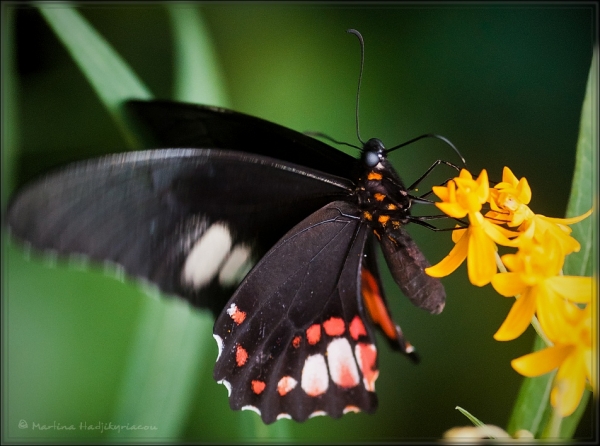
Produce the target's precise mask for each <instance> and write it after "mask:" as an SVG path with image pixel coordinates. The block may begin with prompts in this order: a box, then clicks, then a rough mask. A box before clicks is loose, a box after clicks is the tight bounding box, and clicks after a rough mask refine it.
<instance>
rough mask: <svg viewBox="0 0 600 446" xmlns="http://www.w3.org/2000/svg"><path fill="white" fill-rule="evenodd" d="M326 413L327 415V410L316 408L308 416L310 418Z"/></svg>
mask: <svg viewBox="0 0 600 446" xmlns="http://www.w3.org/2000/svg"><path fill="white" fill-rule="evenodd" d="M325 415H327V412H325V411H324V410H315V411H314V412H313V413H311V414H310V415H309V416H308V418H314V417H323V416H325Z"/></svg>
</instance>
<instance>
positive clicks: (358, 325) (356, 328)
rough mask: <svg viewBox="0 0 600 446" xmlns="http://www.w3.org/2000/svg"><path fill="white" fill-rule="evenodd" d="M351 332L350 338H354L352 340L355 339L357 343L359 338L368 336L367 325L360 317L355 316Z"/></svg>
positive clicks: (351, 324)
mask: <svg viewBox="0 0 600 446" xmlns="http://www.w3.org/2000/svg"><path fill="white" fill-rule="evenodd" d="M349 331H350V336H352V339H354V340H355V341H358V338H359V337H361V336H366V335H367V330H366V329H365V325H364V324H363V322H362V320H361V319H360V317H358V316H354V319H352V322H350V328H349Z"/></svg>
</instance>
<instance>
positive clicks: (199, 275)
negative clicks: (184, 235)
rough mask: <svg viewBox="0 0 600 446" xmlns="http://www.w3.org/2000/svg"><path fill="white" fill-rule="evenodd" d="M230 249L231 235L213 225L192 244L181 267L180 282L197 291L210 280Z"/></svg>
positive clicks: (224, 229) (222, 226) (223, 227)
mask: <svg viewBox="0 0 600 446" xmlns="http://www.w3.org/2000/svg"><path fill="white" fill-rule="evenodd" d="M230 249H231V234H230V232H229V229H228V228H227V226H226V225H225V224H223V223H215V224H213V225H211V226H210V228H208V229H207V230H206V232H205V233H204V234H203V235H202V237H200V239H199V240H198V241H197V242H196V243H195V244H194V246H193V247H192V249H191V251H190V252H189V254H188V256H187V258H186V259H185V264H184V266H183V272H182V281H183V282H184V283H185V284H187V285H191V286H192V287H193V288H196V289H199V288H202V287H203V286H204V285H206V284H207V283H208V282H210V281H211V280H212V278H213V277H214V276H215V275H216V274H217V271H219V267H220V266H221V264H222V263H223V261H224V260H225V258H226V257H227V254H228V253H229V250H230Z"/></svg>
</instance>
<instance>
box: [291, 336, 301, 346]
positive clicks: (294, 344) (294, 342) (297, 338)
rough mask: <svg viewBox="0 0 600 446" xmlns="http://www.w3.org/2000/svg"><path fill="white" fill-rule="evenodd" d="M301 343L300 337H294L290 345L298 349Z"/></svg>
mask: <svg viewBox="0 0 600 446" xmlns="http://www.w3.org/2000/svg"><path fill="white" fill-rule="evenodd" d="M301 342H302V336H296V337H294V339H292V345H293V346H294V348H298V347H300V343H301Z"/></svg>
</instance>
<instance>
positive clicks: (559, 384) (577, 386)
mask: <svg viewBox="0 0 600 446" xmlns="http://www.w3.org/2000/svg"><path fill="white" fill-rule="evenodd" d="M571 350H572V351H571V354H570V355H568V356H567V357H566V358H565V359H564V361H563V363H562V364H561V366H560V367H559V368H558V372H557V374H556V377H555V378H554V386H553V388H552V392H551V394H550V402H551V403H552V406H553V407H555V408H556V409H557V410H558V412H559V414H560V415H561V416H562V417H568V416H569V415H571V414H572V413H573V412H575V409H577V406H578V405H579V401H581V396H582V395H583V391H584V389H585V376H586V369H585V361H584V357H583V355H582V354H581V352H582V351H583V349H579V348H577V349H575V348H572V349H571Z"/></svg>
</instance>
